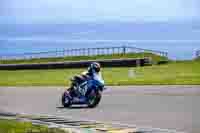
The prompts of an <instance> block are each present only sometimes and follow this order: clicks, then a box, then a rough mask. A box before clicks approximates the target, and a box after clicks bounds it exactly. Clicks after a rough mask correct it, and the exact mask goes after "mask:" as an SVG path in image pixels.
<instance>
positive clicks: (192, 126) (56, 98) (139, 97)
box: [0, 86, 200, 133]
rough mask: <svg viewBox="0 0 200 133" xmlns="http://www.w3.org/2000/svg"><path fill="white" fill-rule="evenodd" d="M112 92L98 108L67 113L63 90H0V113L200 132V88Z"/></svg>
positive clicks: (119, 89) (113, 89)
mask: <svg viewBox="0 0 200 133" xmlns="http://www.w3.org/2000/svg"><path fill="white" fill-rule="evenodd" d="M108 88H109V89H108V90H106V91H105V93H104V95H103V99H102V101H101V103H100V105H99V106H98V107H97V108H95V109H88V108H81V107H74V108H69V109H67V108H62V106H61V104H60V96H61V93H62V92H63V90H64V88H62V87H61V88H60V87H17V88H15V87H0V111H4V112H5V111H8V112H14V113H27V114H41V115H56V116H65V117H69V118H75V119H86V120H97V121H103V122H117V123H122V124H124V123H125V124H131V125H138V126H151V127H154V128H167V129H176V130H178V131H186V132H190V133H199V132H200V115H199V112H200V86H129V87H128V86H127V87H108Z"/></svg>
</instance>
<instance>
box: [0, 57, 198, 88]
mask: <svg viewBox="0 0 200 133" xmlns="http://www.w3.org/2000/svg"><path fill="white" fill-rule="evenodd" d="M82 71H84V69H56V70H18V71H0V86H67V85H69V79H70V78H71V77H72V76H73V75H75V74H79V73H80V72H82ZM102 72H103V77H104V80H105V82H106V85H200V61H178V62H170V63H168V64H163V65H153V66H147V67H137V68H128V67H124V68H103V71H102Z"/></svg>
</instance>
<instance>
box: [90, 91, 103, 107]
mask: <svg viewBox="0 0 200 133" xmlns="http://www.w3.org/2000/svg"><path fill="white" fill-rule="evenodd" d="M100 101H101V93H100V92H98V91H94V90H92V91H91V92H90V93H89V94H88V107H89V108H94V107H96V106H97V105H98V104H99V102H100Z"/></svg>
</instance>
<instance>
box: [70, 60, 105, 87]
mask: <svg viewBox="0 0 200 133" xmlns="http://www.w3.org/2000/svg"><path fill="white" fill-rule="evenodd" d="M95 77H98V78H101V79H102V76H101V65H100V64H99V63H97V62H93V63H91V64H90V66H89V67H88V69H87V71H84V72H82V73H81V74H80V75H76V76H74V77H73V78H72V85H71V87H70V90H72V91H73V90H74V89H75V88H76V87H77V86H78V85H79V84H81V83H83V82H84V81H86V80H87V79H90V78H95Z"/></svg>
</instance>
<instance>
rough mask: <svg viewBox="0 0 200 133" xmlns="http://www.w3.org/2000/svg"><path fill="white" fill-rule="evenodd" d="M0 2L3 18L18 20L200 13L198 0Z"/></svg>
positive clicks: (184, 16) (159, 17)
mask: <svg viewBox="0 0 200 133" xmlns="http://www.w3.org/2000/svg"><path fill="white" fill-rule="evenodd" d="M0 5H1V10H3V12H1V13H0V15H1V16H2V17H3V18H4V20H5V18H6V19H7V20H9V21H11V20H15V21H20V22H23V21H29V22H34V21H36V22H43V21H46V22H48V21H52V22H62V21H64V22H67V21H101V20H121V21H123V20H134V21H168V20H180V19H181V20H182V19H192V18H194V17H199V16H200V14H199V12H200V11H199V10H200V3H199V1H198V0H173V1H172V0H165V1H161V0H117V1H116V0H84V1H82V0H7V1H6V0H3V1H1V2H0ZM2 17H1V18H2Z"/></svg>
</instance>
